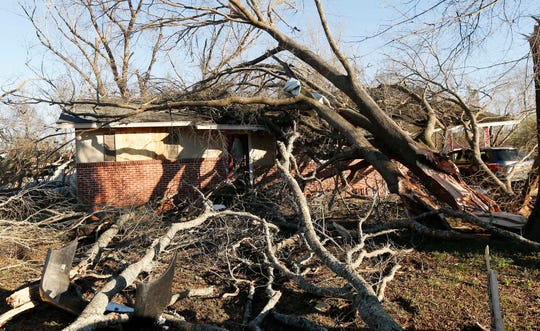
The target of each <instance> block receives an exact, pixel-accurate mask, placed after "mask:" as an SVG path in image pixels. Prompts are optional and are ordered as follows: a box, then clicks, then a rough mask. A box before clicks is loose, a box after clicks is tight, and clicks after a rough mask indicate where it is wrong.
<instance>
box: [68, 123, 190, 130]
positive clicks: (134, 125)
mask: <svg viewBox="0 0 540 331" xmlns="http://www.w3.org/2000/svg"><path fill="white" fill-rule="evenodd" d="M191 125H193V122H192V121H177V122H142V123H117V122H111V123H106V124H103V123H95V122H92V123H60V124H58V128H60V129H70V128H75V129H99V128H158V127H179V126H191Z"/></svg>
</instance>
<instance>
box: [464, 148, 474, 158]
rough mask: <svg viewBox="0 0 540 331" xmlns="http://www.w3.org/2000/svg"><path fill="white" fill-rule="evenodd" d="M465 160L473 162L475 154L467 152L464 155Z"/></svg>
mask: <svg viewBox="0 0 540 331" xmlns="http://www.w3.org/2000/svg"><path fill="white" fill-rule="evenodd" d="M463 158H464V159H465V160H467V161H469V160H472V158H473V152H472V151H471V150H466V151H465V153H463Z"/></svg>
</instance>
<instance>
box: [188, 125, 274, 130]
mask: <svg viewBox="0 0 540 331" xmlns="http://www.w3.org/2000/svg"><path fill="white" fill-rule="evenodd" d="M195 127H196V128H197V129H199V130H247V131H261V130H266V128H265V127H264V126H262V125H243V124H197V125H195Z"/></svg>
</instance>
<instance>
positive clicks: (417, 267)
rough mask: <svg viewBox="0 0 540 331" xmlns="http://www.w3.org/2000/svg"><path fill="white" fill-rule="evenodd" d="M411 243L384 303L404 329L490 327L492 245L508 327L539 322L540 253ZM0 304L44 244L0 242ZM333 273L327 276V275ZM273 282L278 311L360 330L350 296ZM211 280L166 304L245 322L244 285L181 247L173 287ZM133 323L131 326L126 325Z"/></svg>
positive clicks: (49, 319)
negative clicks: (198, 293)
mask: <svg viewBox="0 0 540 331" xmlns="http://www.w3.org/2000/svg"><path fill="white" fill-rule="evenodd" d="M402 244H403V245H407V246H409V247H413V248H414V250H413V251H412V252H411V253H408V254H407V255H405V256H404V257H403V258H402V260H401V261H400V264H401V265H402V268H401V270H400V271H399V272H398V274H397V276H396V279H395V280H394V281H393V282H391V283H390V285H389V288H388V290H387V292H386V299H385V302H384V304H385V306H386V307H387V309H388V311H389V312H390V314H391V315H392V316H394V318H395V319H396V320H397V321H398V322H399V323H400V324H401V325H402V326H403V327H404V328H406V329H408V330H478V329H479V327H478V325H481V326H484V327H489V323H490V317H489V308H488V301H487V294H486V272H485V263H484V258H483V252H484V248H485V245H486V244H489V245H490V247H491V252H492V268H493V269H495V270H497V271H498V274H499V288H500V294H501V306H502V312H503V318H504V323H505V327H506V328H507V330H539V329H540V253H538V252H528V251H526V250H523V249H519V248H517V247H515V246H514V245H512V244H508V243H507V242H504V241H501V240H498V239H491V240H489V241H488V240H476V241H456V242H452V241H450V242H444V243H441V242H438V241H433V240H426V239H422V238H417V237H414V236H413V237H409V238H406V239H404V240H403V242H402ZM1 251H2V254H1V256H0V286H1V290H0V309H1V312H5V311H6V310H7V309H8V306H7V305H6V304H5V300H4V299H5V298H6V297H7V296H8V295H9V294H11V293H12V291H14V290H16V289H17V288H19V287H21V286H23V285H25V284H26V283H27V282H28V281H30V280H33V279H36V278H38V277H39V273H40V267H41V266H40V264H41V263H42V262H41V261H43V260H44V257H45V251H46V247H33V248H31V249H23V248H21V247H16V246H13V245H10V246H8V247H5V246H2V247H1ZM327 277H328V279H331V277H332V275H327ZM276 283H277V285H276V286H275V289H278V290H280V291H282V292H283V297H282V299H281V300H280V302H279V304H278V305H277V307H276V311H277V312H279V313H282V314H291V315H297V316H301V317H304V318H306V319H308V320H310V321H312V322H314V323H316V324H318V325H320V326H323V327H326V328H329V329H333V330H363V329H365V325H364V324H363V322H362V321H361V320H360V318H359V317H358V316H357V313H355V310H354V307H352V306H351V303H350V302H348V301H346V300H342V299H329V298H320V297H315V296H312V295H308V294H306V293H303V292H302V291H300V290H299V289H298V288H297V287H296V286H295V285H294V284H293V283H292V282H291V281H288V280H286V279H278V280H277V282H276ZM206 286H214V287H215V288H216V289H217V291H216V295H215V296H214V297H211V298H186V299H181V300H180V301H178V302H177V303H176V304H175V305H174V306H172V307H171V312H175V313H178V314H179V315H181V316H183V317H185V318H186V320H188V321H190V322H194V323H209V324H215V325H219V326H223V327H225V328H227V329H230V330H240V329H242V317H243V314H244V308H245V303H246V295H247V288H246V287H245V286H239V292H238V294H237V295H234V296H230V297H228V298H223V294H225V293H233V292H235V287H234V284H233V283H232V282H231V281H230V280H227V279H224V278H223V276H222V275H221V274H220V273H219V272H218V271H217V270H216V263H215V261H212V259H209V257H208V255H207V254H201V253H200V251H197V250H193V249H188V250H183V251H182V252H181V253H180V256H179V259H178V267H177V270H176V276H175V281H174V289H173V291H174V292H181V291H183V290H186V289H189V288H201V287H206ZM262 293H263V290H262V289H258V290H257V292H256V296H255V300H254V312H255V313H257V312H258V311H259V310H260V309H261V308H262V306H263V305H264V304H265V302H266V301H265V300H266V299H265V298H264V297H263V295H262ZM73 319H74V316H72V315H70V314H68V313H65V312H63V311H61V310H59V309H57V308H55V307H52V306H49V305H46V304H42V305H40V306H39V307H38V308H36V309H34V310H32V311H30V312H28V313H24V314H22V315H20V316H18V317H16V318H15V319H13V320H12V321H11V322H9V323H8V324H7V325H6V326H5V327H4V328H2V329H1V330H61V329H62V328H63V327H64V326H66V325H67V324H68V323H70V322H71V321H72V320H73ZM266 326H267V327H268V329H269V330H285V329H289V328H287V327H285V326H283V325H280V324H279V323H278V322H277V321H275V320H273V319H272V316H270V317H268V318H267V320H266ZM129 329H131V328H129Z"/></svg>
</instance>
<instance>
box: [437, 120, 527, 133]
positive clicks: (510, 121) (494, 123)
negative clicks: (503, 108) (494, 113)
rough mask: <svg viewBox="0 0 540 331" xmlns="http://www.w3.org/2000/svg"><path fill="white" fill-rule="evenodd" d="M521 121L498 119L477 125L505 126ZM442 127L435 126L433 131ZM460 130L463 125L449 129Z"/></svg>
mask: <svg viewBox="0 0 540 331" xmlns="http://www.w3.org/2000/svg"><path fill="white" fill-rule="evenodd" d="M520 122H521V121H520V120H508V121H499V122H485V123H478V125H477V126H478V127H479V128H487V127H490V126H505V125H515V124H519V123H520ZM442 130H443V129H441V128H436V129H435V132H439V131H442ZM460 130H463V125H458V126H454V127H452V128H451V129H450V131H452V132H456V131H460Z"/></svg>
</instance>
